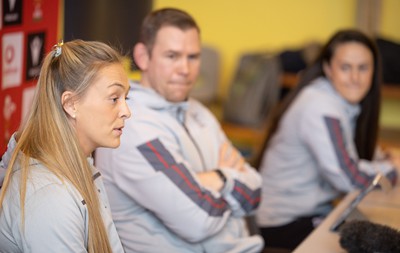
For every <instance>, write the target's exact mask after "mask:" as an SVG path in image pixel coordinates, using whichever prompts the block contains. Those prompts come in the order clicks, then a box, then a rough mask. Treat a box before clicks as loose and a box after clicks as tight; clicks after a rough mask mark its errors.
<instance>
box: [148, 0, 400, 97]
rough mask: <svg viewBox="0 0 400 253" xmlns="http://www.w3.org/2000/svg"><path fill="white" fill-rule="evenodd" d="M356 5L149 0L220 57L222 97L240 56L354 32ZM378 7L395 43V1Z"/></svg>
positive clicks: (322, 0) (399, 4)
mask: <svg viewBox="0 0 400 253" xmlns="http://www.w3.org/2000/svg"><path fill="white" fill-rule="evenodd" d="M356 4H357V1H356V0H329V1H326V0H274V1H273V0H248V1H243V0H197V1H196V0H154V8H161V7H177V8H181V9H183V10H186V11H187V12H189V13H190V14H191V15H193V17H194V18H195V19H196V21H197V22H198V24H199V26H200V27H201V30H202V31H201V32H202V40H203V43H204V44H209V45H212V46H214V47H216V48H217V49H218V50H219V51H220V52H221V56H222V66H221V67H222V73H221V75H222V76H221V84H220V87H219V95H220V96H222V97H224V96H225V95H226V92H227V87H228V86H229V83H230V79H231V78H232V75H233V73H234V70H235V67H236V63H237V60H238V58H239V56H240V54H241V53H243V52H247V51H254V50H262V51H273V52H277V51H278V50H282V49H287V48H294V49H297V48H299V47H301V46H302V45H303V44H304V43H307V42H310V41H319V42H324V41H325V40H326V39H327V38H328V37H330V36H331V35H332V34H333V33H334V32H335V31H336V30H337V29H341V28H349V27H354V26H355V20H356ZM382 4H383V6H382V11H383V14H382V17H383V18H382V31H383V33H384V34H385V35H387V36H389V37H395V38H398V39H399V40H400V29H398V24H400V18H399V15H398V13H399V11H400V1H399V0H384V1H383V2H382Z"/></svg>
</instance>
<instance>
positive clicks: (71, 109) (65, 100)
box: [61, 91, 76, 118]
mask: <svg viewBox="0 0 400 253" xmlns="http://www.w3.org/2000/svg"><path fill="white" fill-rule="evenodd" d="M73 95H74V94H73V92H71V91H64V92H63V94H62V95H61V103H62V106H63V108H64V111H65V112H66V113H67V114H68V115H69V116H70V117H71V118H75V117H76V107H75V102H74V99H73Z"/></svg>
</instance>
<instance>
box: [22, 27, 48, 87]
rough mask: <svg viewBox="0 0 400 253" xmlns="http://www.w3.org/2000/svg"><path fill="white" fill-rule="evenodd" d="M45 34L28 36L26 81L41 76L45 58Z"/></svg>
mask: <svg viewBox="0 0 400 253" xmlns="http://www.w3.org/2000/svg"><path fill="white" fill-rule="evenodd" d="M44 41H45V33H44V32H43V33H34V34H29V35H28V41H27V52H28V53H27V59H26V80H30V79H33V78H35V77H38V76H39V73H40V67H41V63H42V61H43V57H44Z"/></svg>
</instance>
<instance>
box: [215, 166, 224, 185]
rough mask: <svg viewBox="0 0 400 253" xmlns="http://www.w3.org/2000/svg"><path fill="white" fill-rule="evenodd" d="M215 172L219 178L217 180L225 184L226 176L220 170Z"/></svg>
mask: <svg viewBox="0 0 400 253" xmlns="http://www.w3.org/2000/svg"><path fill="white" fill-rule="evenodd" d="M215 172H216V173H217V175H218V176H219V178H220V179H221V180H222V182H224V185H225V183H226V176H225V175H224V173H223V172H222V171H221V170H220V169H216V170H215Z"/></svg>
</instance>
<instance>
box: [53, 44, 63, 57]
mask: <svg viewBox="0 0 400 253" xmlns="http://www.w3.org/2000/svg"><path fill="white" fill-rule="evenodd" d="M62 45H64V41H63V40H60V41H59V42H58V43H57V44H55V45H54V46H53V51H54V53H53V58H55V57H58V56H60V55H61V53H62V48H61V47H62Z"/></svg>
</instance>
